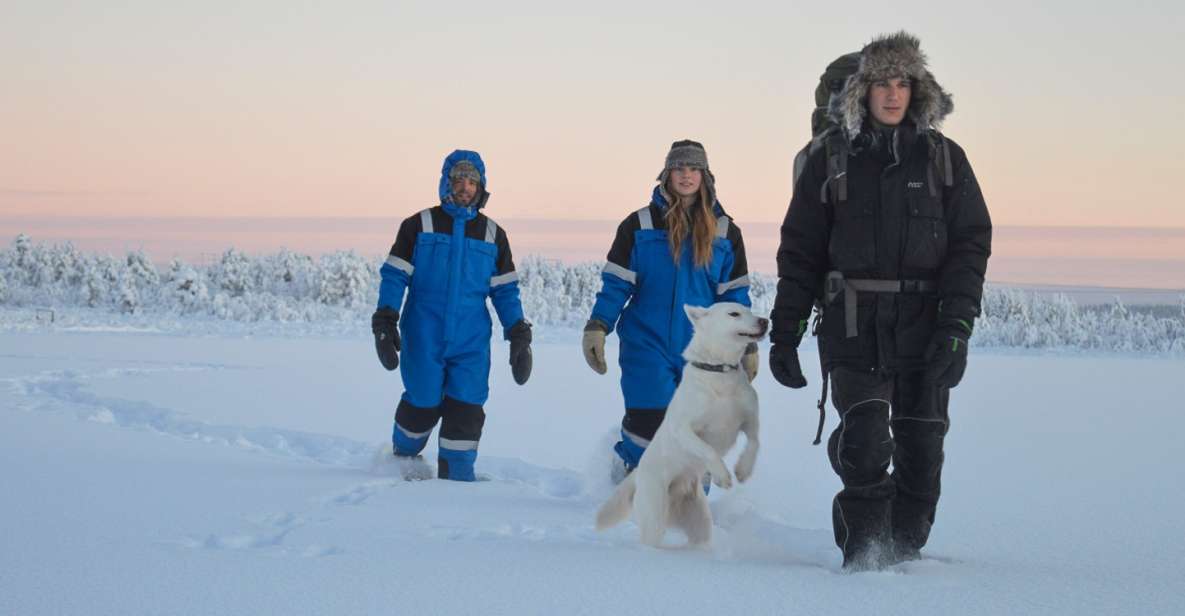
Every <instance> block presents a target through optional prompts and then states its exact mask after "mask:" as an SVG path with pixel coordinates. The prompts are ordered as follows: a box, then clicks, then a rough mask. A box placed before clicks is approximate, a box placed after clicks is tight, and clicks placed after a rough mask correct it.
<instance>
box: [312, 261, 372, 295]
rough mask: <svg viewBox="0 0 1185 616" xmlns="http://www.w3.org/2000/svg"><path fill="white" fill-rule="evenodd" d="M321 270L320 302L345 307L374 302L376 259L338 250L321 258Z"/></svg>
mask: <svg viewBox="0 0 1185 616" xmlns="http://www.w3.org/2000/svg"><path fill="white" fill-rule="evenodd" d="M319 269H320V273H321V275H320V277H319V278H320V280H319V285H318V290H317V301H319V302H321V303H323V304H326V305H329V306H344V307H346V308H355V307H359V306H363V305H370V306H373V305H374V303H375V302H374V301H368V300H372V299H373V298H377V297H378V282H377V279H376V273H377V269H378V266H377V265H376V264H375V261H373V260H367V259H363V258H362V257H360V256H358V255H356V254H354V251H352V250H351V251H348V252H335V253H332V254H328V255H325V256H324V257H322V258H321V262H320V268H319Z"/></svg>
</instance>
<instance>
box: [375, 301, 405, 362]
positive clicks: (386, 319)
mask: <svg viewBox="0 0 1185 616" xmlns="http://www.w3.org/2000/svg"><path fill="white" fill-rule="evenodd" d="M370 331H372V332H374V350H375V351H378V354H379V361H380V362H382V364H383V367H384V368H386V369H387V370H394V369H396V368H398V367H399V351H400V350H401V349H402V348H403V342H402V341H401V340H400V339H399V311H398V310H395V309H394V308H390V307H387V306H383V307H382V308H379V309H378V310H375V311H374V316H372V317H370Z"/></svg>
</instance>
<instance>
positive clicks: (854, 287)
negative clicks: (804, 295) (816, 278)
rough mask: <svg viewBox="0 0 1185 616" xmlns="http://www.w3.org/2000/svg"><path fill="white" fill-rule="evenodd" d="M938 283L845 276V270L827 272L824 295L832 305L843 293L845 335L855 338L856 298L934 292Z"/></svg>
mask: <svg viewBox="0 0 1185 616" xmlns="http://www.w3.org/2000/svg"><path fill="white" fill-rule="evenodd" d="M937 290H938V284H937V283H935V282H934V281H933V280H875V279H871V278H844V275H843V272H827V278H826V280H825V282H824V285H823V297H824V299H825V300H826V302H825V303H826V304H827V305H830V304H831V302H833V301H835V298H836V297H837V296H839V294H840V293H843V313H844V337H845V338H855V337H856V333H857V324H858V320H857V318H856V317H857V314H856V310H857V309H856V299H857V297H858V294H859V293H861V292H863V293H934V292H935V291H937Z"/></svg>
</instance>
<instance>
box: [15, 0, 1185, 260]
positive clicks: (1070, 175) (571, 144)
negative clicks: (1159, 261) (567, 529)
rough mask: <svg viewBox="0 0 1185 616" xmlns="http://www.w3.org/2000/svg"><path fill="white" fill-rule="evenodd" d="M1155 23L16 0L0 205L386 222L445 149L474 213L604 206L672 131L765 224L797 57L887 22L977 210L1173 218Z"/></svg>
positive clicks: (789, 11)
mask: <svg viewBox="0 0 1185 616" xmlns="http://www.w3.org/2000/svg"><path fill="white" fill-rule="evenodd" d="M814 4H816V5H817V4H818V3H814ZM902 15H908V16H909V17H902ZM1183 15H1185V10H1183V9H1182V8H1181V7H1180V5H1178V4H1177V3H1169V2H1152V3H1143V4H1140V5H1138V6H1129V5H1123V6H1120V5H1115V6H1106V7H1087V6H1083V5H1082V4H1081V3H1071V2H1065V1H1062V2H1053V3H1042V4H1041V5H1040V6H1037V5H1034V4H1033V3H1029V2H1002V3H993V4H992V5H991V6H986V5H979V6H974V7H961V6H960V7H954V6H952V5H950V4H949V3H947V2H919V3H909V2H899V3H894V4H893V6H892V7H887V6H886V5H884V4H875V5H869V6H867V7H861V8H860V10H857V11H852V12H851V13H850V14H846V15H842V16H839V15H835V14H834V13H832V12H829V11H828V10H826V9H825V7H821V6H814V5H802V6H791V5H789V4H787V3H739V4H735V5H729V6H724V5H723V4H720V3H704V4H698V3H688V2H680V3H658V4H647V5H640V4H639V3H621V4H616V3H613V2H607V3H597V5H596V6H593V5H588V4H584V5H580V6H579V7H577V8H571V7H565V6H562V5H559V4H556V3H547V2H507V3H479V2H451V3H447V4H445V3H440V4H438V3H417V2H402V3H389V2H364V3H360V4H356V5H351V6H349V7H348V8H346V7H345V5H342V6H330V5H324V6H319V5H317V4H315V3H310V4H294V3H288V2H280V1H278V0H268V1H261V2H254V3H232V2H225V3H224V2H216V1H215V2H209V3H201V4H199V5H194V6H181V5H175V4H172V3H155V2H146V1H143V0H136V1H130V2H126V3H121V4H120V5H119V6H108V5H102V4H95V5H93V6H90V5H86V4H82V5H79V4H75V3H61V2H52V1H50V2H17V3H16V4H15V5H13V6H12V7H11V8H6V10H5V19H4V21H3V23H2V24H0V74H3V75H4V76H5V95H4V97H3V98H2V99H0V134H3V135H4V142H5V144H6V146H8V147H4V148H0V214H3V215H8V216H62V217H79V216H87V217H146V216H200V217H220V216H256V217H258V216H326V217H339V216H340V217H378V216H384V217H385V216H390V217H401V216H404V215H406V214H407V213H408V212H410V211H414V210H416V209H419V208H420V207H423V206H426V205H430V204H432V202H433V201H434V199H435V191H436V183H437V179H438V175H439V169H440V161H441V159H442V158H443V156H444V155H445V154H447V153H448V152H449V151H450V150H451V149H453V148H456V147H464V148H470V149H476V150H479V151H480V152H481V153H482V154H483V155H484V156H485V158H486V160H487V163H488V166H489V170H490V190H491V192H492V193H493V199H492V200H491V203H490V213H491V215H493V216H495V217H498V218H507V219H522V218H547V219H567V220H614V219H619V218H620V217H622V216H623V215H624V214H625V213H627V212H629V211H631V210H632V209H635V208H636V207H639V206H641V205H644V204H645V202H646V200H647V198H648V196H649V192H650V189H651V188H652V186H653V181H654V176H655V174H656V173H657V171H658V169H659V167H660V165H661V163H662V159H663V156H664V154H665V152H666V149H667V147H668V145H669V144H670V142H671V141H673V140H675V139H679V138H684V137H690V138H695V139H698V140H700V141H702V142H704V143H705V145H706V146H707V149H708V154H709V158H710V161H711V164H712V168H713V171H714V172H715V175H716V176H717V178H718V184H719V189H720V191H719V192H720V197H721V200H722V202H723V203H724V204H725V207H726V208H727V209H728V210H729V212H730V213H732V214H733V215H734V216H735V217H736V218H738V219H740V220H764V221H776V220H780V219H781V217H782V214H783V213H784V211H785V207H786V203H787V201H788V199H789V196H790V161H791V159H792V157H793V154H794V152H795V151H796V150H797V148H798V147H799V146H800V145H801V144H802V143H803V142H805V140H806V139H807V138H808V137H809V134H808V132H809V131H808V128H809V115H810V110H811V106H812V105H813V101H812V93H813V90H814V87H815V82H816V80H817V77H818V74H819V73H820V72H821V70H822V68H823V67H824V66H825V65H826V64H827V62H829V61H830V60H831V59H833V58H834V57H835V56H837V55H839V54H840V53H842V52H845V51H848V50H851V49H856V48H858V47H859V46H860V45H861V44H863V43H864V42H866V41H867V40H868V39H869V38H871V37H872V36H873V35H874V34H876V33H880V32H885V31H892V30H896V29H898V28H901V27H903V26H907V27H908V28H909V29H910V30H911V31H913V32H914V33H916V34H918V35H919V36H920V37H921V39H922V43H923V48H924V49H925V50H926V51H927V52H928V54H929V56H930V58H931V65H932V68H933V70H934V72H935V74H936V75H937V77H938V79H939V81H940V82H941V83H942V84H943V85H944V86H945V87H946V88H947V89H948V90H950V91H951V92H952V93H953V94H954V96H955V101H956V111H955V113H954V114H953V115H952V116H951V118H950V120H949V121H948V122H947V124H946V126H945V131H946V133H947V134H948V135H949V136H951V137H952V138H953V139H955V140H956V141H958V142H959V143H960V144H961V145H962V146H963V147H964V148H965V149H966V150H967V152H968V154H969V156H970V159H971V161H972V164H973V165H974V167H975V169H976V173H977V176H978V178H979V180H980V183H981V185H982V186H983V189H984V192H985V194H986V196H987V198H988V203H989V207H990V209H991V212H992V216H993V219H994V221H995V223H996V224H998V225H1059V226H1067V225H1068V226H1103V227H1110V226H1124V227H1131V226H1143V227H1156V226H1173V227H1185V208H1183V207H1181V205H1182V199H1181V198H1180V194H1179V193H1180V191H1179V190H1178V189H1177V187H1176V186H1175V182H1176V181H1178V180H1179V178H1180V177H1181V176H1182V172H1185V154H1183V153H1182V150H1181V148H1180V144H1181V143H1182V142H1185V128H1182V124H1181V123H1180V122H1179V121H1176V119H1171V121H1156V119H1157V116H1156V115H1154V114H1156V113H1171V112H1172V111H1173V110H1177V111H1179V110H1180V109H1181V108H1183V107H1185V105H1183V104H1182V103H1185V86H1183V85H1182V81H1181V80H1179V79H1166V78H1164V76H1165V75H1166V74H1176V73H1177V72H1178V69H1179V67H1178V66H1177V64H1178V63H1179V61H1180V58H1182V57H1185V45H1183V44H1182V43H1181V41H1180V38H1181V37H1180V36H1179V34H1180V32H1181V31H1185V17H1183ZM1103 40H1105V41H1108V42H1110V43H1112V44H1111V45H1110V46H1109V47H1107V48H1106V49H1103V48H1102V47H1101V45H1100V44H1099V43H1100V41H1103ZM1150 85H1152V86H1154V87H1149V86H1150ZM1141 112H1144V114H1145V115H1141ZM1134 248H1138V247H1134Z"/></svg>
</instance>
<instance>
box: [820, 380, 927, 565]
mask: <svg viewBox="0 0 1185 616" xmlns="http://www.w3.org/2000/svg"><path fill="white" fill-rule="evenodd" d="M831 400H832V402H833V403H834V404H835V408H836V409H838V410H839V418H840V421H839V427H837V428H836V429H835V431H834V432H832V433H831V439H830V440H829V441H828V444H827V453H828V456H829V457H830V458H831V466H832V468H833V469H835V472H836V474H838V475H839V477H840V479H841V480H842V481H843V490H840V492H839V494H837V495H836V496H835V500H834V501H833V502H832V524H833V525H834V529H835V543H836V545H838V546H839V547H840V549H841V550H843V555H844V567H848V568H879V567H882V566H885V565H887V564H891V563H893V562H896V561H899V560H902V559H907V558H911V557H914V556H916V554H917V552H918V550H920V549H921V548H922V546H923V545H925V544H926V539H927V538H928V537H929V535H930V527H931V526H932V525H933V524H934V512H935V510H936V509H937V507H938V495H939V491H940V477H941V473H942V460H943V453H942V441H943V438H944V437H945V436H946V431H947V428H948V427H949V425H950V419H949V415H948V413H947V405H948V402H949V401H950V389H949V388H946V387H938V386H936V385H934V384H932V383H927V382H925V381H924V380H923V378H922V373H921V372H910V373H905V374H898V375H892V376H890V375H883V374H880V373H874V372H863V371H857V370H851V369H847V368H835V369H833V370H832V371H831ZM890 463H892V466H893V472H892V474H891V475H890V474H889V465H890Z"/></svg>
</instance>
